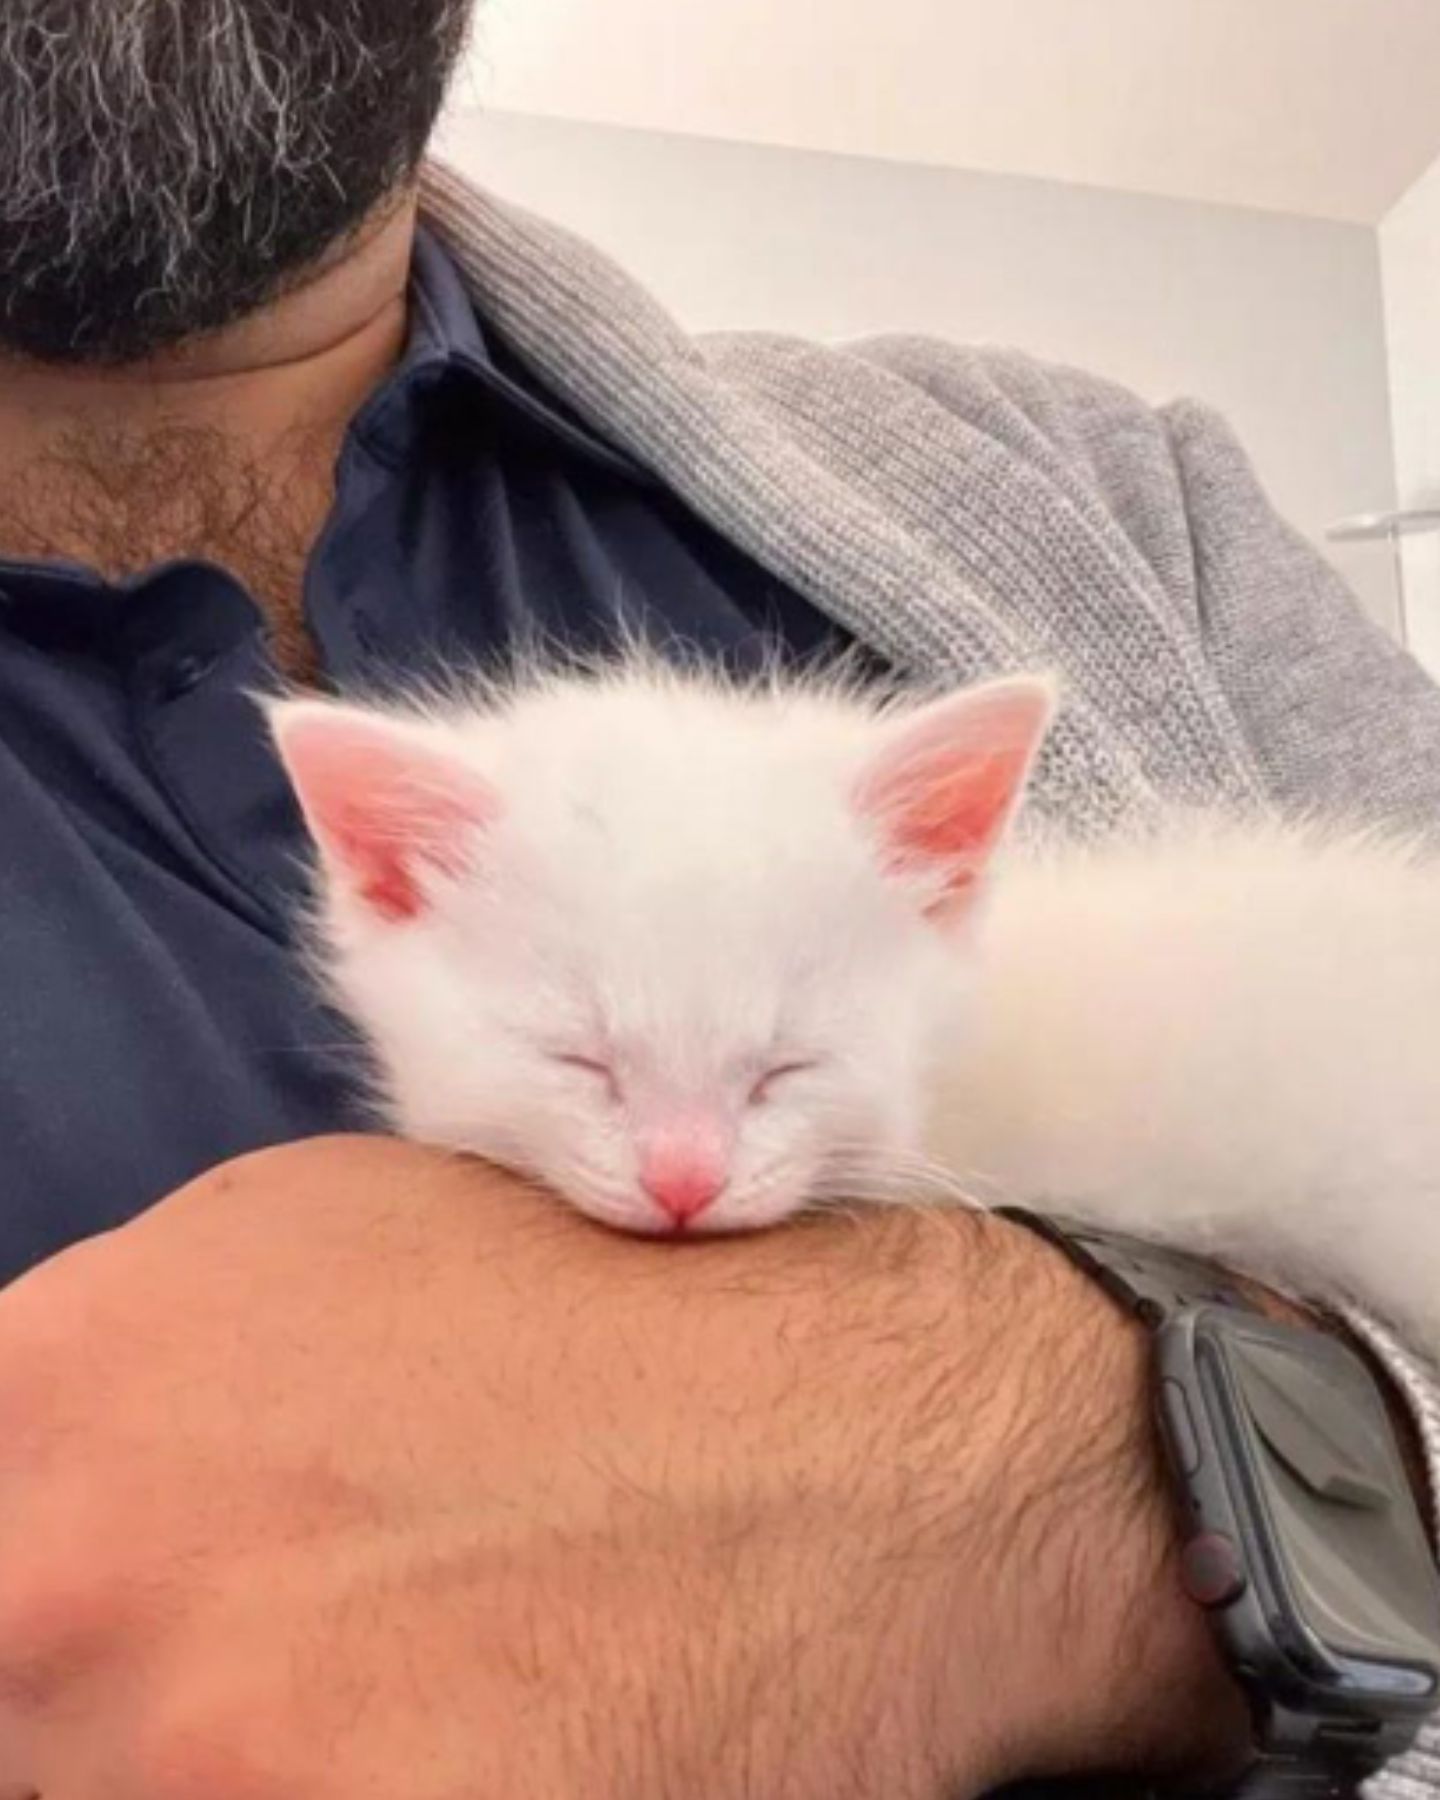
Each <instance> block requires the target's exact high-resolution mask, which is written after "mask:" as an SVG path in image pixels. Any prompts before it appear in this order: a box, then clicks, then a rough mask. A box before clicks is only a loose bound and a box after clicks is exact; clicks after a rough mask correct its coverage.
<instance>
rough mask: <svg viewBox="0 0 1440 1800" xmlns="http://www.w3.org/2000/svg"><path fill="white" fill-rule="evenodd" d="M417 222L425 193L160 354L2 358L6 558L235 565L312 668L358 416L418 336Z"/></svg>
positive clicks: (0, 480) (1, 551)
mask: <svg viewBox="0 0 1440 1800" xmlns="http://www.w3.org/2000/svg"><path fill="white" fill-rule="evenodd" d="M414 227H415V208H414V204H413V202H410V203H407V204H406V205H405V206H403V207H401V208H399V209H394V210H392V211H390V212H389V213H388V214H387V216H386V217H385V218H384V219H382V220H379V221H377V222H376V223H375V224H373V225H372V226H371V227H370V228H369V229H368V230H366V231H365V232H364V233H362V234H361V236H360V237H359V238H358V239H357V240H356V241H355V242H354V243H353V244H351V245H349V246H348V247H347V249H346V251H345V252H344V253H343V254H342V255H339V256H337V257H336V258H335V259H334V260H333V261H332V262H331V263H330V264H329V265H328V266H326V267H324V268H323V269H322V270H321V271H320V272H319V273H317V274H316V275H315V276H314V277H313V278H312V279H310V280H309V281H307V282H306V283H305V284H304V285H303V286H302V287H299V288H297V289H295V290H294V291H293V292H291V293H289V294H287V295H286V296H285V297H284V298H282V299H280V300H278V301H276V302H275V303H274V304H273V305H271V306H269V307H266V308H265V309H264V310H263V311H261V312H259V313H256V314H254V315H252V316H251V317H249V318H247V319H245V320H242V321H241V322H240V323H238V324H236V325H234V326H232V327H230V328H229V329H227V330H225V331H222V332H217V333H215V334H213V335H212V336H210V337H207V338H204V339H202V340H199V341H197V342H195V343H193V344H188V345H184V346H181V347H179V348H177V349H173V350H169V351H166V352H165V353H164V354H162V355H159V356H156V357H154V358H153V359H151V360H149V361H147V362H144V363H137V364H134V365H131V366H127V367H124V368H118V369H92V368H64V367H52V366H48V365H45V366H42V365H39V364H35V363H29V362H21V361H18V360H17V361H11V362H9V363H0V375H3V379H0V556H12V557H27V558H52V557H53V558H65V559H68V560H71V561H75V562H80V563H85V564H88V565H90V566H93V567H95V568H98V569H99V570H100V571H101V572H102V573H103V574H105V575H107V576H109V577H111V578H119V577H122V576H125V575H130V574H134V573H137V572H138V571H140V570H142V569H144V568H147V567H149V566H150V565H151V564H153V563H156V562H162V561H168V560H171V559H175V558H186V557H204V558H206V559H207V560H210V561H214V562H218V563H220V564H222V565H223V566H225V567H227V568H229V569H230V570H231V572H232V573H233V574H235V575H236V576H237V577H238V578H239V579H241V580H242V581H244V582H245V583H246V585H247V586H248V587H250V589H251V591H252V592H253V593H254V594H255V598H256V600H257V601H258V602H259V603H260V604H261V606H262V607H263V608H264V609H265V611H266V613H267V616H268V618H269V621H270V625H271V629H272V634H273V637H274V639H275V646H276V653H277V657H278V659H279V660H280V661H281V663H282V665H283V666H285V667H286V668H287V669H289V670H290V671H291V672H292V673H297V674H304V673H306V672H307V671H308V669H309V666H310V660H311V659H310V654H309V649H308V643H307V639H306V634H305V630H304V623H303V619H302V615H301V589H302V585H303V578H304V570H305V566H306V563H307V561H308V558H309V555H310V552H311V550H312V549H313V547H314V544H315V540H316V538H317V537H318V535H319V533H320V530H321V527H322V526H323V524H324V521H325V518H326V515H327V514H328V512H329V510H330V506H331V503H332V501H333V498H334V467H335V460H336V457H337V455H338V453H339V449H340V445H341V443H342V441H343V438H344V435H345V431H346V428H347V426H348V425H349V423H350V421H351V419H353V417H354V416H355V413H356V412H357V411H358V410H359V408H360V407H361V406H362V405H363V404H364V401H365V400H366V398H367V397H368V396H369V394H370V393H371V392H373V390H374V388H375V387H376V386H377V384H378V383H379V382H380V381H381V379H382V378H383V376H384V374H385V372H386V371H387V370H388V369H389V368H390V367H391V366H392V365H393V364H394V362H395V359H396V358H397V356H398V355H399V353H400V351H401V349H402V348H403V345H404V340H405V333H406V310H407V309H406V293H407V286H408V281H409V270H410V258H411V250H412V245H413V238H414Z"/></svg>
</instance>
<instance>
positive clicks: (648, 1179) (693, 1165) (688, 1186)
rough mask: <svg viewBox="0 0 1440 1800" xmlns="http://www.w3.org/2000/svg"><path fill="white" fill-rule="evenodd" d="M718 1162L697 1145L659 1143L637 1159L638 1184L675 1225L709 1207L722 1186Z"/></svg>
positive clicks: (715, 1157)
mask: <svg viewBox="0 0 1440 1800" xmlns="http://www.w3.org/2000/svg"><path fill="white" fill-rule="evenodd" d="M725 1179H726V1177H725V1167H724V1164H723V1163H722V1161H721V1159H720V1158H719V1157H718V1156H716V1155H714V1154H713V1153H711V1152H710V1151H708V1150H707V1149H705V1148H704V1147H703V1146H701V1145H698V1144H686V1143H675V1142H674V1141H671V1142H668V1143H666V1142H661V1143H659V1144H656V1145H654V1146H652V1147H651V1148H650V1149H648V1150H647V1151H646V1152H645V1154H644V1156H642V1158H641V1160H640V1185H641V1187H642V1188H644V1190H645V1192H646V1193H647V1194H648V1195H649V1196H650V1198H651V1199H652V1200H653V1201H654V1202H655V1204H656V1205H657V1206H658V1207H659V1208H660V1210H661V1212H663V1213H665V1214H666V1216H667V1217H668V1218H670V1219H672V1220H673V1221H674V1223H675V1224H676V1225H677V1226H680V1225H688V1224H689V1223H690V1221H691V1220H692V1219H697V1218H699V1216H700V1214H701V1213H703V1212H704V1211H705V1209H706V1207H707V1206H710V1205H712V1204H713V1203H714V1202H715V1201H716V1200H717V1199H718V1198H719V1196H720V1194H721V1192H722V1190H723V1189H724V1186H725Z"/></svg>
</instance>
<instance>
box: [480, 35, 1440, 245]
mask: <svg viewBox="0 0 1440 1800" xmlns="http://www.w3.org/2000/svg"><path fill="white" fill-rule="evenodd" d="M480 6H481V10H480V27H479V32H478V36H477V43H476V49H475V54H474V56H473V57H472V60H471V66H470V68H469V70H468V71H467V76H466V79H465V81H464V82H463V83H462V86H461V90H460V95H459V101H460V104H461V105H462V106H463V105H466V104H469V103H482V104H485V105H489V106H493V107H498V108H503V109H507V110H513V111H517V112H532V113H541V114H549V115H560V116H563V117H569V118H577V119H588V120H595V121H602V122H606V123H610V124H616V125H629V126H635V127H640V128H643V129H650V130H659V131H677V132H691V133H696V134H699V135H701V136H706V137H723V138H732V139H740V140H743V141H748V142H754V143H765V144H779V145H787V146H791V147H803V148H807V149H814V150H829V151H839V152H843V153H849V154H855V155H862V156H879V157H886V158H894V159H898V160H902V161H910V162H925V163H938V164H946V165H950V166H953V167H960V168H971V169H986V170H997V171H1005V172H1007V173H1011V174H1022V175H1035V176H1041V177H1048V178H1051V179H1056V180H1062V181H1076V182H1085V183H1090V184H1094V185H1098V186H1102V187H1115V188H1125V189H1129V190H1132V191H1135V192H1141V193H1156V194H1167V195H1174V196H1181V197H1185V198H1191V199H1199V200H1212V201H1219V202H1225V203H1230V204H1236V205H1243V206H1257V207H1266V208H1272V209H1278V210H1280V211H1284V212H1298V213H1307V214H1311V215H1315V216H1318V217H1323V218H1334V219H1351V220H1357V221H1364V222H1366V223H1373V222H1375V221H1376V220H1378V219H1379V218H1381V217H1382V216H1383V215H1384V213H1385V212H1386V211H1387V210H1388V208H1389V207H1390V206H1391V205H1392V204H1393V203H1394V202H1395V200H1397V199H1398V198H1399V196H1400V195H1401V194H1402V193H1403V192H1404V191H1405V189H1406V188H1407V187H1408V186H1409V185H1410V183H1411V182H1412V181H1414V180H1415V179H1416V178H1417V177H1418V176H1419V175H1420V174H1421V173H1422V171H1423V170H1424V169H1425V168H1426V167H1427V166H1428V165H1429V164H1430V163H1431V162H1432V161H1434V160H1435V159H1436V157H1440V0H878V3H877V0H480Z"/></svg>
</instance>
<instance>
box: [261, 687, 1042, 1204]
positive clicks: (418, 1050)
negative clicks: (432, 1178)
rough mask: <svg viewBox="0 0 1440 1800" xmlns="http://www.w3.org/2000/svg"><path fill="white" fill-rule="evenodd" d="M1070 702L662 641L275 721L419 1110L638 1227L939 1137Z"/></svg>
mask: <svg viewBox="0 0 1440 1800" xmlns="http://www.w3.org/2000/svg"><path fill="white" fill-rule="evenodd" d="M1051 711H1052V692H1051V688H1050V686H1049V684H1048V683H1047V682H1045V681H1043V680H1040V679H1035V678H1029V677H1019V678H1015V679H1012V680H1006V681H1000V682H994V683H991V684H989V685H987V686H984V687H978V688H972V689H969V690H967V691H964V692H961V693H958V694H955V695H952V696H949V697H946V698H944V699H942V700H939V701H936V702H934V703H932V704H930V705H927V706H923V707H920V708H918V709H914V710H911V711H909V712H906V713H898V712H895V711H893V710H886V709H883V708H880V709H877V708H876V707H874V706H870V705H865V704H863V703H860V702H857V701H856V699H855V698H854V697H853V696H847V695H845V694H843V693H840V692H837V691H833V690H831V691H827V690H824V689H820V688H811V689H805V688H800V689H794V688H786V687H784V686H775V687H767V688H757V689H755V690H743V689H742V690H736V689H734V688H727V687H725V686H723V685H721V684H718V683H715V682H701V681H699V680H695V679H685V678H681V677H676V676H664V675H657V674H656V673H655V672H654V671H647V670H638V671H628V672H627V671H621V672H619V673H616V674H613V675H611V676H609V677H606V678H600V679H584V680H573V681H562V680H556V681H551V682H549V683H542V684H539V685H537V686H536V687H535V688H533V689H532V690H529V691H524V692H520V693H518V694H514V695H512V696H510V697H509V698H508V699H506V700H504V701H500V702H494V701H490V702H485V703H483V704H481V705H477V706H472V707H468V708H452V709H449V710H446V711H430V712H421V711H415V712H408V713H399V712H383V711H376V710H371V709H365V708H355V707H348V706H342V705H337V704H331V703H329V702H325V701H309V700H302V701H292V702H283V703H280V704H278V705H276V706H275V707H273V708H272V709H271V721H272V725H273V729H274V732H275V736H276V740H277V743H278V745H279V748H280V752H281V755H282V758H283V760H284V763H285V766H286V768H287V770H288V771H289V774H290V777H291V780H292V781H293V783H294V786H295V790H296V792H297V794H298V796H299V799H300V802H301V806H302V808H303V810H304V814H305V817H306V820H307V822H308V824H309V826H310V829H311V832H312V834H313V836H314V839H315V842H316V845H317V846H318V850H319V877H320V880H319V887H320V892H319V899H320V909H319V910H320V927H321V929H320V941H321V945H322V957H323V961H324V964H325V971H326V975H327V978H328V980H329V982H330V985H331V987H332V990H333V992H334V993H335V995H336V997H337V998H338V1000H339V1002H340V1004H341V1005H342V1007H343V1008H344V1009H345V1010H346V1011H348V1012H349V1013H350V1014H351V1015H352V1016H353V1017H354V1019H355V1020H356V1021H357V1023H358V1024H359V1025H360V1026H361V1027H362V1029H363V1030H364V1031H365V1033H366V1034H367V1036H368V1038H369V1040H370V1042H371V1043H372V1045H373V1046H374V1049H375V1051H376V1056H377V1062H378V1066H379V1072H380V1079H381V1087H382V1092H383V1097H384V1102H385V1109H386V1114H387V1117H388V1120H389V1122H390V1123H391V1124H392V1125H393V1126H394V1127H395V1128H396V1129H397V1130H399V1131H400V1132H402V1133H403V1134H405V1135H407V1136H411V1137H415V1138H418V1139H420V1140H422V1141H426V1142H431V1143H438V1144H443V1145H449V1146H452V1147H455V1148H459V1149H463V1150H468V1151H473V1152H475V1153H477V1154H479V1155H482V1156H487V1157H490V1158H493V1159H494V1160H496V1161H498V1162H503V1163H507V1164H509V1165H511V1166H512V1167H516V1168H519V1169H522V1170H524V1171H527V1172H529V1173H531V1174H533V1175H535V1176H537V1177H538V1178H539V1179H541V1180H542V1181H545V1182H547V1183H548V1184H549V1185H551V1186H552V1187H554V1188H556V1189H557V1190H558V1191H559V1192H560V1193H562V1194H563V1195H564V1196H565V1197H566V1198H568V1199H569V1200H570V1201H572V1202H573V1203H574V1204H575V1205H576V1206H578V1207H580V1208H581V1209H582V1210H583V1211H585V1212H587V1213H589V1214H591V1215H592V1216H593V1217H595V1218H597V1219H600V1220H603V1221H604V1222H606V1223H607V1224H611V1225H617V1226H621V1227H623V1228H625V1229H628V1230H633V1231H642V1232H674V1231H679V1230H691V1231H727V1230H731V1231H733V1230H742V1229H747V1228H752V1227H756V1226H761V1225H767V1224H771V1223H774V1222H775V1221H777V1220H778V1219H781V1218H783V1217H785V1216H787V1215H788V1214H790V1213H792V1212H794V1211H796V1210H798V1209H799V1208H800V1207H802V1206H804V1205H805V1204H807V1203H809V1202H811V1201H814V1200H816V1199H820V1198H844V1197H852V1198H853V1197H864V1196H865V1195H867V1194H869V1193H872V1192H874V1191H876V1186H877V1183H878V1182H879V1181H880V1180H881V1179H882V1178H883V1177H885V1176H886V1175H887V1174H891V1173H893V1172H895V1171H896V1170H899V1169H903V1167H904V1164H905V1159H906V1158H907V1156H912V1155H913V1154H914V1153H915V1152H916V1150H917V1149H918V1143H919V1134H920V1125H921V1121H920V1118H919V1116H918V1115H919V1111H920V1107H921V1104H922V1096H923V1093H924V1089H925V1075H926V1067H927V1061H928V1058H929V1057H930V1056H931V1054H932V1053H933V1051H934V1049H935V1047H936V1042H937V1034H938V1033H939V1031H940V1030H941V1029H942V1028H943V1027H947V1026H948V1025H949V1023H950V1022H951V1017H952V1014H953V1011H954V1008H955V1004H956V991H957V986H958V983H959V980H960V977H961V975H962V973H963V962H964V956H963V941H964V934H965V930H966V927H967V925H968V923H969V922H970V920H971V918H972V915H973V912H974V908H975V905H976V902H977V899H978V898H979V897H980V895H981V893H982V891H983V887H984V877H985V873H986V869H987V866H988V864H989V861H990V858H991V857H992V855H993V853H994V851H995V849H996V847H997V845H998V844H999V843H1000V841H1001V839H1002V837H1003V835H1004V833H1005V831H1006V828H1007V827H1008V825H1009V822H1010V820H1011V818H1012V816H1013V814H1014V811H1015V809H1016V807H1017V805H1018V803H1019V801H1020V798H1021V795H1022V793H1023V789H1024V785H1025V781H1026V778H1027V776H1028V773H1029V770H1030V767H1031V763H1032V761H1033V759H1034V755H1035V752H1036V750H1037V748H1038V747H1039V744H1040V742H1041V740H1042V739H1043V737H1044V734H1045V732H1046V729H1047V727H1048V723H1049V720H1050V716H1051Z"/></svg>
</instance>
